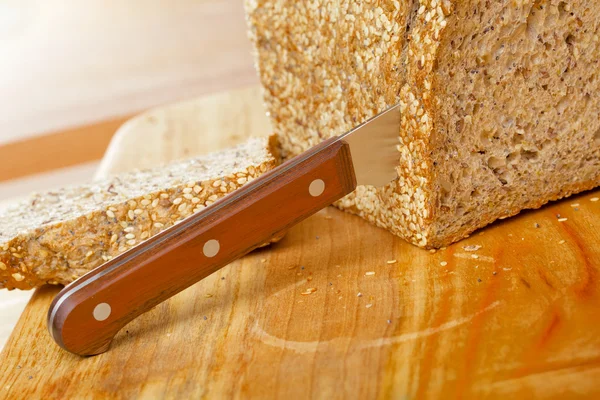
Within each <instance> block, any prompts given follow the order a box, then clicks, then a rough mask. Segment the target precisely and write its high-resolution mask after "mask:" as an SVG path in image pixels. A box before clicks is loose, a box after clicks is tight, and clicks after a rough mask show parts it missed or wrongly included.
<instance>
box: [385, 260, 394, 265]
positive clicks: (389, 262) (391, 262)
mask: <svg viewBox="0 0 600 400" xmlns="http://www.w3.org/2000/svg"><path fill="white" fill-rule="evenodd" d="M387 263H388V264H395V263H396V260H388V261H387Z"/></svg>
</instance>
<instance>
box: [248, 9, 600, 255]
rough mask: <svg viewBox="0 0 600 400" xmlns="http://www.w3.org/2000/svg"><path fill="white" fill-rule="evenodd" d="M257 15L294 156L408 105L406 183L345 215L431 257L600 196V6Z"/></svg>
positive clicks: (402, 151)
mask: <svg viewBox="0 0 600 400" xmlns="http://www.w3.org/2000/svg"><path fill="white" fill-rule="evenodd" d="M246 9H247V19H248V22H249V29H250V37H251V39H252V41H253V42H254V45H255V48H256V60H257V65H258V70H259V74H260V79H261V81H262V85H263V86H264V95H265V101H266V105H267V110H268V112H269V113H270V116H271V120H272V123H273V126H274V130H275V132H276V133H279V134H280V135H281V138H280V140H281V146H282V155H283V156H284V157H291V156H293V155H296V154H299V153H300V152H302V151H304V150H306V149H307V148H308V147H310V146H313V145H315V144H317V143H319V142H320V141H322V140H324V139H326V138H329V137H331V136H334V135H339V134H341V133H343V132H345V131H347V130H349V129H350V128H352V127H354V126H356V125H358V124H359V123H360V122H362V121H365V120H366V119H368V118H369V117H372V116H373V115H375V114H377V113H378V112H381V111H383V110H385V109H386V108H387V107H390V106H392V105H394V104H398V103H399V104H400V105H401V112H402V126H401V129H400V131H399V132H398V139H399V143H398V151H399V159H400V162H399V166H398V174H399V178H398V180H397V181H395V182H393V183H392V184H390V185H388V186H387V187H384V188H380V189H376V188H373V187H359V188H358V189H357V190H356V192H355V193H354V194H352V195H350V196H348V197H346V198H344V199H343V200H341V201H340V202H338V203H337V206H339V207H340V208H342V209H345V210H348V211H350V212H352V213H355V214H358V215H360V216H361V217H363V218H366V219H367V220H369V221H371V222H373V223H375V224H377V225H379V226H381V227H383V228H386V229H389V230H390V231H391V232H393V233H395V234H397V235H399V236H401V237H403V238H405V239H407V240H409V241H411V242H413V243H415V244H417V245H419V246H422V247H426V248H431V247H440V246H444V245H447V244H449V243H451V242H454V241H456V240H459V239H461V238H463V237H465V236H467V235H468V234H469V233H471V232H472V231H474V230H475V229H477V228H480V227H483V226H485V225H486V224H489V223H491V222H492V221H494V220H496V219H498V218H504V217H508V216H511V215H514V214H516V213H518V212H519V211H520V210H523V209H527V208H537V207H540V206H541V205H542V204H544V203H546V202H548V201H550V200H555V199H559V198H561V197H565V196H569V195H571V194H573V193H576V192H580V191H583V190H586V189H591V188H593V187H595V186H598V185H599V184H600V118H599V117H598V115H599V113H600V73H599V71H600V40H599V36H600V31H599V25H600V2H599V1H555V0H549V1H537V0H536V1H533V0H519V1H514V0H513V1H491V2H490V1H481V0H475V1H458V0H421V1H402V0H377V1H373V0H372V1H368V0H365V1H349V0H340V1H335V2H333V1H325V0H313V1H292V0H287V1H286V0H283V1H280V0H246Z"/></svg>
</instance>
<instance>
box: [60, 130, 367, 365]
mask: <svg viewBox="0 0 600 400" xmlns="http://www.w3.org/2000/svg"><path fill="white" fill-rule="evenodd" d="M355 187H356V179H355V175H354V169H353V165H352V159H351V156H350V149H349V146H348V145H347V144H346V143H344V142H342V141H340V140H338V139H337V138H333V139H330V140H328V141H325V142H323V143H322V144H320V145H319V146H316V147H315V148H313V149H311V150H309V151H307V152H306V153H303V154H301V155H300V156H298V157H296V158H294V159H292V160H290V161H288V162H286V163H285V164H282V165H281V166H279V167H277V168H275V169H274V170H272V171H270V172H268V173H266V174H265V175H263V176H261V177H259V178H258V179H255V180H254V181H252V182H250V183H248V184H246V185H244V186H243V187H241V188H240V189H238V190H236V191H235V192H233V193H231V194H229V195H228V196H226V197H224V198H223V199H221V200H219V201H217V202H215V203H214V204H213V205H211V206H210V207H207V208H205V209H204V210H202V211H201V212H199V213H196V214H194V215H192V216H190V217H189V218H187V219H185V220H184V221H182V222H180V223H179V224H177V225H175V226H173V227H172V228H170V229H167V230H165V231H163V232H161V233H160V234H158V235H156V236H154V237H152V238H150V239H149V240H147V241H145V242H143V243H141V244H139V245H138V246H136V247H134V248H132V249H131V250H129V251H127V252H126V253H123V254H122V255H120V256H119V257H116V258H114V259H113V260H111V261H109V262H107V263H106V264H104V265H102V266H101V267H99V268H97V269H95V270H93V271H91V272H89V273H88V274H86V275H84V276H82V277H81V278H80V279H78V280H76V281H75V282H73V283H72V284H70V285H69V286H67V287H65V288H64V289H63V290H62V291H61V292H60V293H59V294H58V296H57V297H56V298H55V299H54V301H53V302H52V305H51V306H50V310H49V311H48V329H49V331H50V334H51V335H52V337H53V338H54V340H55V341H56V342H57V343H58V344H59V345H60V346H61V347H63V348H64V349H66V350H68V351H70V352H72V353H75V354H79V355H93V354H99V353H102V352H105V351H106V350H108V348H109V346H110V343H111V342H112V339H113V337H114V336H115V335H116V334H117V332H118V331H119V330H120V329H121V328H123V327H124V326H125V325H126V324H127V323H128V322H130V321H131V320H133V319H134V318H136V317H137V316H139V315H140V314H142V313H144V312H146V311H148V310H150V309H151V308H152V307H154V306H156V305H157V304H159V303H161V302H163V301H165V300H166V299H168V298H169V297H171V296H173V295H175V294H176V293H178V292H180V291H181V290H183V289H185V288H187V287H188V286H190V285H192V284H194V283H196V282H198V281H199V280H201V279H203V278H205V277H207V276H209V275H210V274H212V273H213V272H215V271H217V270H218V269H220V268H222V267H223V266H225V265H227V264H228V263H230V262H231V261H233V260H235V259H237V258H239V257H241V256H243V255H244V254H246V253H248V252H250V251H251V250H253V249H255V248H256V247H258V246H260V245H261V244H264V243H266V242H268V241H269V240H270V239H271V238H272V237H274V236H276V235H278V234H279V233H281V232H282V231H284V230H287V229H288V228H289V227H291V226H292V225H294V224H296V223H298V222H300V221H301V220H303V219H305V218H307V217H308V216H310V215H312V214H314V213H315V212H317V211H319V210H320V209H322V208H324V207H325V206H327V205H329V204H331V203H332V202H334V201H336V200H338V199H340V198H342V197H343V196H345V195H347V194H348V193H350V192H352V191H353V190H354V189H355Z"/></svg>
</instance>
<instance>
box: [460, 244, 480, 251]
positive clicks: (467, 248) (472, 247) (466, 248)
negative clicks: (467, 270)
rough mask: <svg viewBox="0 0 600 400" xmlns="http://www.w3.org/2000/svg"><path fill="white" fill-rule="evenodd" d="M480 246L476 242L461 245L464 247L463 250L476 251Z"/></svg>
mask: <svg viewBox="0 0 600 400" xmlns="http://www.w3.org/2000/svg"><path fill="white" fill-rule="evenodd" d="M480 248H481V246H480V245H478V244H471V245H469V246H463V249H464V250H465V251H477V250H479V249H480Z"/></svg>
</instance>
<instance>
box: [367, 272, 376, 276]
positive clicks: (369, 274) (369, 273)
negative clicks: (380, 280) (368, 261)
mask: <svg viewBox="0 0 600 400" xmlns="http://www.w3.org/2000/svg"><path fill="white" fill-rule="evenodd" d="M365 275H366V276H372V275H375V272H374V271H369V272H365Z"/></svg>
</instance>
